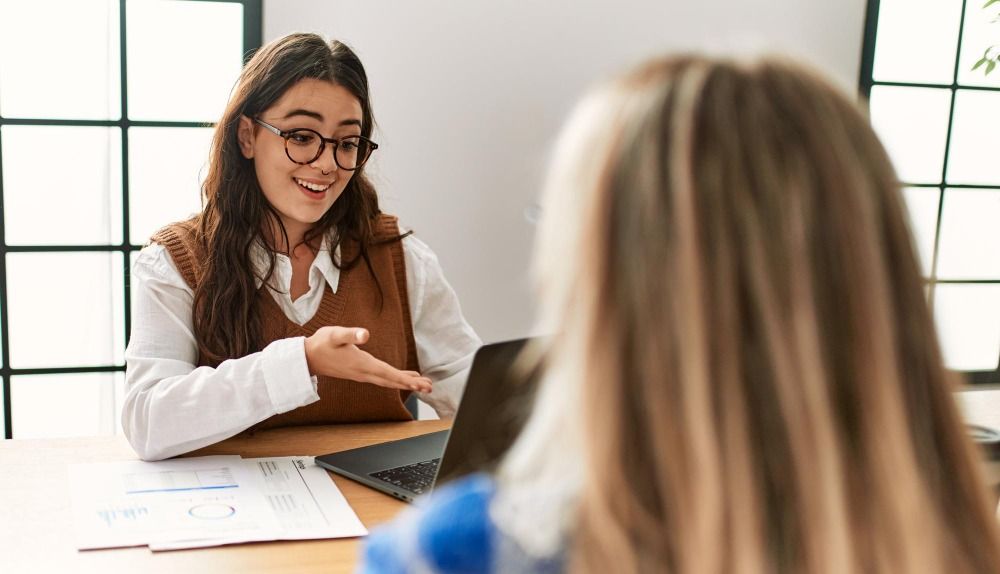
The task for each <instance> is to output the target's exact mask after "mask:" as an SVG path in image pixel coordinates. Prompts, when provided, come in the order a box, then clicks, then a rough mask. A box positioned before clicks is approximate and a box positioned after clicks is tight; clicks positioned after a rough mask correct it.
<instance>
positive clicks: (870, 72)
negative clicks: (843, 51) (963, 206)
mask: <svg viewBox="0 0 1000 574" xmlns="http://www.w3.org/2000/svg"><path fill="white" fill-rule="evenodd" d="M880 5H881V2H880V0H868V7H867V13H866V16H865V29H864V45H863V48H862V52H861V70H860V78H859V80H858V85H859V87H860V91H861V96H862V97H863V98H864V102H865V103H866V104H867V102H868V100H869V98H870V97H871V92H872V88H873V87H875V86H896V87H909V88H937V89H941V88H947V89H949V90H951V103H950V108H949V110H948V128H947V131H946V136H945V148H944V158H943V162H942V166H941V179H940V180H939V181H938V182H936V183H906V182H904V185H906V186H907V187H914V188H928V189H937V190H938V193H939V195H938V211H937V220H936V221H935V229H934V250H933V254H932V257H931V268H930V269H929V273H928V276H927V277H925V278H924V281H925V283H926V285H927V287H928V290H929V295H928V302H929V304H930V306H931V309H932V310H933V308H934V296H935V293H936V291H937V290H936V287H937V286H938V285H949V284H951V285H977V284H979V285H983V284H998V283H1000V279H940V278H938V276H937V269H938V254H939V249H938V247H939V243H940V239H941V215H942V213H943V212H944V205H945V200H946V199H947V196H948V190H949V189H955V190H958V189H977V190H996V191H1000V185H964V184H949V183H948V162H949V160H950V154H951V138H952V126H953V124H954V119H955V100H956V95H957V93H958V91H959V90H960V89H961V90H970V91H971V90H981V91H990V92H1000V88H997V87H990V86H969V85H965V84H960V83H959V82H958V73H959V70H961V69H962V67H963V66H969V67H971V66H972V65H973V64H974V61H970V60H969V58H970V56H969V55H968V54H964V53H963V51H962V40H963V38H964V31H965V15H966V10H967V9H969V8H970V3H969V0H962V10H961V15H960V18H959V28H958V41H957V45H956V47H955V66H954V69H953V70H952V77H951V83H948V84H929V83H920V82H887V81H877V80H875V77H874V67H875V49H876V43H877V37H878V19H879V7H880ZM980 6H981V4H977V3H972V5H971V8H973V9H978V8H979V7H980ZM998 73H1000V72H998ZM997 247H998V248H1000V246H997ZM961 373H962V375H964V377H965V380H966V382H968V383H969V384H971V385H995V384H1000V360H998V365H997V367H996V368H995V369H993V370H987V371H961Z"/></svg>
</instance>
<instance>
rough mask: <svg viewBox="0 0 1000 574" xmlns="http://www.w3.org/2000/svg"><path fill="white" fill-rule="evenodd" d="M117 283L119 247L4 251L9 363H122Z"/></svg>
mask: <svg viewBox="0 0 1000 574" xmlns="http://www.w3.org/2000/svg"><path fill="white" fill-rule="evenodd" d="M122 289H123V278H122V254H121V253H8V254H7V296H8V299H7V304H8V317H9V327H10V331H9V333H10V357H11V358H10V362H11V366H12V367H15V368H36V367H75V366H94V365H112V364H113V365H120V364H122V363H123V357H122V355H123V350H124V347H125V336H124V331H125V328H124V318H123V313H124V307H125V303H124V296H123V293H122Z"/></svg>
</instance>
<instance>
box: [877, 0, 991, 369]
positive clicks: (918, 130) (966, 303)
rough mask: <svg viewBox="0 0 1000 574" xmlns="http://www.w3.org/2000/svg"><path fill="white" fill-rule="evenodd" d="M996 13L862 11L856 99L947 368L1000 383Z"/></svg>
mask: <svg viewBox="0 0 1000 574" xmlns="http://www.w3.org/2000/svg"><path fill="white" fill-rule="evenodd" d="M998 8H1000V5H998V6H995V7H993V8H984V7H983V1H982V0H979V1H974V2H968V1H967V0H881V1H880V0H869V2H868V17H867V23H866V27H865V44H864V51H863V57H862V65H861V89H862V92H863V94H864V95H865V96H867V97H868V98H869V102H870V103H869V106H870V112H871V121H872V125H873V126H874V127H875V130H876V131H877V132H878V134H879V136H880V137H881V138H882V141H883V143H884V144H885V146H886V148H887V150H888V152H889V155H890V156H891V157H892V160H893V163H894V164H895V166H896V170H897V171H898V173H899V176H900V178H901V179H902V180H903V182H904V185H905V189H904V192H903V193H904V198H905V201H906V205H907V208H908V210H909V215H910V220H911V223H912V228H913V231H914V235H915V240H916V244H917V251H918V255H919V258H920V263H921V267H922V270H923V274H924V276H925V278H926V281H927V291H928V298H929V301H930V304H931V307H932V309H933V312H934V317H935V320H936V322H937V326H938V333H939V335H940V338H941V345H942V348H943V352H944V356H945V362H946V363H947V365H948V366H949V367H950V368H952V369H955V370H958V371H964V372H966V373H967V375H968V379H969V380H970V381H971V382H973V383H997V382H1000V367H998V363H1000V162H998V161H996V159H995V158H996V151H997V148H998V145H997V144H998V142H1000V139H998V137H997V134H1000V113H998V112H997V110H998V109H1000V72H997V73H994V74H990V75H987V74H985V73H984V71H985V69H984V67H980V68H979V69H976V70H974V69H973V67H974V66H975V64H976V62H977V61H978V60H979V59H980V58H981V57H982V56H983V53H984V51H985V50H986V49H987V48H989V47H990V46H991V45H994V44H997V45H1000V23H994V20H995V19H996V18H997V15H998V12H1000V9H998Z"/></svg>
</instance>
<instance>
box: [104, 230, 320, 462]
mask: <svg viewBox="0 0 1000 574" xmlns="http://www.w3.org/2000/svg"><path fill="white" fill-rule="evenodd" d="M131 280H132V282H133V285H134V290H133V298H132V331H131V337H130V340H129V344H128V348H127V349H126V351H125V361H126V372H125V388H126V393H125V400H124V406H123V408H122V429H123V430H124V432H125V436H126V437H127V438H128V440H129V442H130V443H131V445H132V447H133V448H134V449H135V451H136V453H137V454H138V455H139V456H140V457H141V458H143V459H144V460H159V459H163V458H168V457H171V456H176V455H178V454H183V453H185V452H189V451H191V450H195V449H197V448H201V447H203V446H207V445H210V444H214V443H216V442H219V441H221V440H223V439H225V438H228V437H231V436H233V435H235V434H237V433H239V432H241V431H243V430H245V429H246V428H248V427H250V426H252V425H253V424H255V423H257V422H260V421H262V420H264V419H267V418H268V417H271V416H273V415H275V414H278V413H282V412H286V411H290V410H292V409H295V408H298V407H300V406H303V405H307V404H309V403H312V402H314V401H316V400H318V399H319V395H318V394H317V392H316V379H315V377H311V376H310V375H309V369H308V365H307V363H306V358H305V347H304V338H303V337H295V338H289V339H280V340H277V341H274V342H273V343H271V344H270V345H268V346H267V347H265V348H264V350H262V351H260V352H257V353H252V354H250V355H247V356H245V357H242V358H239V359H231V360H227V361H224V362H222V363H221V364H219V366H218V367H215V368H211V367H204V366H203V367H196V363H197V360H198V345H197V342H196V341H195V337H194V329H193V319H192V303H193V293H192V291H191V289H190V287H188V285H187V284H186V283H185V282H184V279H183V278H182V277H181V275H180V273H179V272H178V271H177V269H176V267H174V265H173V262H172V261H171V260H170V256H169V254H168V253H167V252H166V250H165V249H164V248H163V247H162V246H160V245H155V244H154V245H150V246H148V247H146V248H145V249H143V250H142V251H141V252H140V253H139V256H138V257H137V259H136V262H135V264H134V265H133V268H132V275H131Z"/></svg>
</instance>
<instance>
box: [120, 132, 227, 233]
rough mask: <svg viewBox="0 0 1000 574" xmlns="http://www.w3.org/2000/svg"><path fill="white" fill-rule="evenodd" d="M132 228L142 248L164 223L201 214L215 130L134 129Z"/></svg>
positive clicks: (131, 138)
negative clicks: (209, 153) (210, 148)
mask: <svg viewBox="0 0 1000 574" xmlns="http://www.w3.org/2000/svg"><path fill="white" fill-rule="evenodd" d="M128 133H129V199H130V202H129V228H130V233H129V234H130V235H131V242H132V243H136V244H143V243H146V242H147V241H149V237H150V236H151V235H152V234H153V233H155V232H156V231H157V230H158V229H159V228H161V227H163V226H164V225H166V224H168V223H171V222H174V221H179V220H181V219H186V218H188V217H190V216H191V215H192V214H194V213H197V212H199V211H201V182H202V181H204V179H205V170H206V169H207V166H206V163H207V161H208V151H209V149H208V148H209V146H210V144H211V142H212V129H211V128H131V129H130V130H129V132H128Z"/></svg>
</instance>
